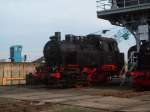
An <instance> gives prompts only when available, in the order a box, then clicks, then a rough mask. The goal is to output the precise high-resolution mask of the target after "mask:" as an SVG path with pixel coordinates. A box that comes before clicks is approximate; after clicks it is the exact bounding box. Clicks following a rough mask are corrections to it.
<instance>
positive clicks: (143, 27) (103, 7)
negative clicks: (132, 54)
mask: <svg viewBox="0 0 150 112" xmlns="http://www.w3.org/2000/svg"><path fill="white" fill-rule="evenodd" d="M97 3H98V6H97V7H98V11H97V17H98V18H100V19H105V20H109V21H110V22H111V24H113V25H117V26H123V27H126V28H127V29H128V30H129V31H130V32H131V33H132V34H133V35H134V36H135V39H136V43H137V49H139V47H140V42H141V41H150V38H149V35H150V32H149V30H150V13H149V12H150V0H98V1H97Z"/></svg>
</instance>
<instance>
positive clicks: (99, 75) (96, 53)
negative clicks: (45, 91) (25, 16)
mask: <svg viewBox="0 0 150 112" xmlns="http://www.w3.org/2000/svg"><path fill="white" fill-rule="evenodd" d="M43 54H44V58H45V62H46V63H45V65H44V66H43V67H42V68H43V69H42V70H38V71H40V73H39V72H37V74H38V76H39V74H40V76H41V79H42V80H43V82H44V83H45V84H47V85H57V86H74V85H77V84H83V85H86V84H87V85H89V84H100V83H104V82H107V81H108V80H109V79H110V77H113V76H118V75H119V74H120V71H121V70H122V68H123V66H124V54H123V53H120V51H119V49H118V45H117V42H116V40H114V39H112V38H105V37H102V36H101V35H95V34H89V35H86V36H75V35H71V34H69V35H66V36H65V39H64V40H61V34H60V33H59V32H56V33H55V35H54V36H52V37H50V40H49V41H48V42H47V43H46V45H45V46H44V50H43ZM41 71H42V72H41ZM34 76H36V75H34Z"/></svg>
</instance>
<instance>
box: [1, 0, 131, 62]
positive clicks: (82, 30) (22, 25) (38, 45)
mask: <svg viewBox="0 0 150 112" xmlns="http://www.w3.org/2000/svg"><path fill="white" fill-rule="evenodd" d="M96 10H97V9H96V0H0V59H2V58H5V59H8V58H9V47H10V46H12V45H16V44H17V45H18V44H19V45H23V54H27V55H28V60H34V59H36V58H38V57H41V56H42V55H43V53H42V50H43V46H44V44H45V43H46V42H47V41H48V40H49V36H51V35H53V34H54V32H55V31H60V32H62V35H63V36H64V34H75V35H86V34H89V33H92V32H95V31H99V30H102V29H109V28H111V27H113V26H111V25H110V23H109V22H107V21H104V20H100V19H97V16H96ZM109 35H112V34H109ZM133 40H134V39H133V38H131V39H129V40H128V41H125V42H122V43H120V44H119V46H120V49H121V51H125V52H126V51H127V49H128V47H129V46H131V45H133V43H134V41H133Z"/></svg>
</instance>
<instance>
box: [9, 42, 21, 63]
mask: <svg viewBox="0 0 150 112" xmlns="http://www.w3.org/2000/svg"><path fill="white" fill-rule="evenodd" d="M21 53H22V46H21V45H15V46H11V47H10V59H11V62H22V56H21Z"/></svg>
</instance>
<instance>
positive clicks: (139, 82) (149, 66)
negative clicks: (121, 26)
mask: <svg viewBox="0 0 150 112" xmlns="http://www.w3.org/2000/svg"><path fill="white" fill-rule="evenodd" d="M128 60H129V61H128V65H129V66H128V75H129V76H132V77H133V84H132V85H133V86H134V88H135V89H144V88H147V87H150V42H147V41H141V45H140V49H139V51H138V52H137V47H136V46H132V47H131V48H130V49H129V51H128Z"/></svg>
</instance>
